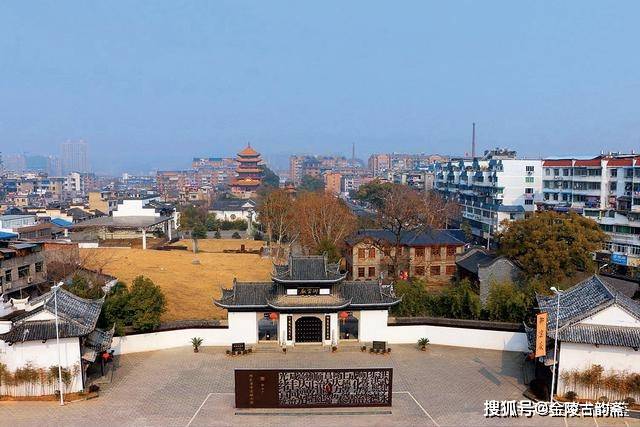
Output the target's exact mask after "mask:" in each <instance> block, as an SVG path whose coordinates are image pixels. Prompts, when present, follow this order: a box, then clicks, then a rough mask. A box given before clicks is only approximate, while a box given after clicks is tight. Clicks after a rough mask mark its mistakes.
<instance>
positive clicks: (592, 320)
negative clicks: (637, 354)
mask: <svg viewBox="0 0 640 427" xmlns="http://www.w3.org/2000/svg"><path fill="white" fill-rule="evenodd" d="M580 323H586V324H589V325H609V326H628V327H636V328H638V327H640V320H638V319H637V318H635V317H634V316H632V315H631V314H629V312H627V311H626V310H624V309H622V308H620V307H618V306H617V305H612V306H611V307H608V308H606V309H604V310H602V311H599V312H598V313H596V314H594V315H593V316H591V317H587V318H586V319H584V320H581V321H580ZM638 363H640V361H639V362H638Z"/></svg>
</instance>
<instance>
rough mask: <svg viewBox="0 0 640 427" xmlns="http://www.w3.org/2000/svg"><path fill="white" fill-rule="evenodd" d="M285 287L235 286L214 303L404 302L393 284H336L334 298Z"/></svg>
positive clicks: (237, 306)
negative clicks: (293, 291) (291, 292)
mask: <svg viewBox="0 0 640 427" xmlns="http://www.w3.org/2000/svg"><path fill="white" fill-rule="evenodd" d="M285 293H286V291H285V287H284V286H283V285H279V284H274V283H269V282H264V283H260V282H257V283H256V282H252V283H241V282H236V283H234V287H233V289H223V291H222V297H221V298H220V299H219V300H215V301H214V303H215V304H216V305H217V306H219V307H223V308H231V309H234V308H235V309H268V308H269V307H270V308H273V309H290V308H292V307H299V308H302V307H304V308H318V309H320V308H327V309H340V308H346V307H352V308H358V307H360V308H365V307H389V306H392V305H395V304H397V303H399V302H400V300H401V298H397V297H396V296H395V294H394V293H393V288H392V287H391V286H389V285H382V286H381V285H379V284H378V282H341V283H339V284H336V285H333V287H332V290H331V295H313V296H311V295H309V296H307V295H305V296H302V295H285Z"/></svg>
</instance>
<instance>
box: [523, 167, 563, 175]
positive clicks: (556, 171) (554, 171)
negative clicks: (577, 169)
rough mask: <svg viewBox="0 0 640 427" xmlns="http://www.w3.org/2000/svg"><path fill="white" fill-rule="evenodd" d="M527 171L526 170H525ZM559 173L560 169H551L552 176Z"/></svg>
mask: <svg viewBox="0 0 640 427" xmlns="http://www.w3.org/2000/svg"><path fill="white" fill-rule="evenodd" d="M527 172H528V170H527ZM559 175H560V169H554V170H553V176H559Z"/></svg>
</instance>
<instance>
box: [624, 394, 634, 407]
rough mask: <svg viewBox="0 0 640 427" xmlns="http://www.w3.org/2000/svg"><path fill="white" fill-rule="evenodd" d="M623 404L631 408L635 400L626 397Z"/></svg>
mask: <svg viewBox="0 0 640 427" xmlns="http://www.w3.org/2000/svg"><path fill="white" fill-rule="evenodd" d="M623 402H624V403H626V404H627V405H629V406H631V405H633V404H634V403H636V399H634V398H633V397H631V396H627V397H625V398H624V400H623Z"/></svg>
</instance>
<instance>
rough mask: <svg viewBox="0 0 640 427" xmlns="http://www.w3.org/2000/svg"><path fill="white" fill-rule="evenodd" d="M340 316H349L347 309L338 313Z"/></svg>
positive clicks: (343, 317)
mask: <svg viewBox="0 0 640 427" xmlns="http://www.w3.org/2000/svg"><path fill="white" fill-rule="evenodd" d="M338 316H339V317H340V318H341V319H346V318H347V317H349V313H347V312H346V311H341V312H340V313H338Z"/></svg>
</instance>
